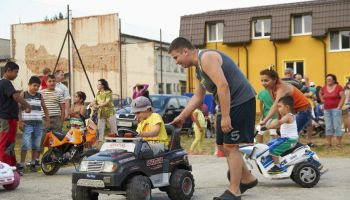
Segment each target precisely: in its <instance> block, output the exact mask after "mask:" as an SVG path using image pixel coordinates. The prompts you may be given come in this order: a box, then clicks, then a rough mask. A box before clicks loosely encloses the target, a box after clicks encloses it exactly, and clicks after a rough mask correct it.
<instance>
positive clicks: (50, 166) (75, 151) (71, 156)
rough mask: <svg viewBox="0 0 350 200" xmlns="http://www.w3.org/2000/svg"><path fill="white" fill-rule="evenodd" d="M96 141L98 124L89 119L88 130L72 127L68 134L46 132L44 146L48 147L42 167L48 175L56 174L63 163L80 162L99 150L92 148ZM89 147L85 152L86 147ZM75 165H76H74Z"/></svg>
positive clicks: (42, 160)
mask: <svg viewBox="0 0 350 200" xmlns="http://www.w3.org/2000/svg"><path fill="white" fill-rule="evenodd" d="M95 142H96V124H95V123H94V122H93V121H92V120H89V121H88V125H87V126H86V131H85V132H82V131H81V130H80V129H77V128H72V129H71V130H70V131H69V132H68V133H67V134H62V133H59V132H55V131H52V130H50V131H48V132H47V133H46V136H45V139H44V142H43V146H44V147H48V148H49V149H48V151H46V152H45V153H44V155H43V157H42V159H41V168H42V171H43V172H44V173H45V174H46V175H53V174H55V173H56V172H57V171H58V169H59V168H60V167H61V165H65V164H68V162H71V163H73V164H74V163H80V161H81V160H82V158H83V157H85V156H90V155H93V154H95V153H96V152H98V150H97V149H93V148H91V145H93V144H94V143H95ZM85 146H86V147H88V148H89V149H88V150H87V151H86V152H84V147H85ZM74 166H75V165H74Z"/></svg>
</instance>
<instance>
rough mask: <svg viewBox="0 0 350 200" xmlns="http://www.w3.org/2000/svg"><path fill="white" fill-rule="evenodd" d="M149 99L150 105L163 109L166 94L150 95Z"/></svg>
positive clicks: (166, 98) (166, 99)
mask: <svg viewBox="0 0 350 200" xmlns="http://www.w3.org/2000/svg"><path fill="white" fill-rule="evenodd" d="M150 98H151V100H152V107H153V108H156V109H159V110H161V109H163V108H164V107H165V104H166V103H167V101H168V97H167V96H156V95H155V96H153V95H151V96H150Z"/></svg>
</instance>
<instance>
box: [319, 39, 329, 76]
mask: <svg viewBox="0 0 350 200" xmlns="http://www.w3.org/2000/svg"><path fill="white" fill-rule="evenodd" d="M317 39H318V40H319V41H320V42H321V43H322V44H323V57H324V59H323V62H324V77H326V75H327V74H328V72H327V45H326V43H325V42H324V41H323V39H322V38H317Z"/></svg>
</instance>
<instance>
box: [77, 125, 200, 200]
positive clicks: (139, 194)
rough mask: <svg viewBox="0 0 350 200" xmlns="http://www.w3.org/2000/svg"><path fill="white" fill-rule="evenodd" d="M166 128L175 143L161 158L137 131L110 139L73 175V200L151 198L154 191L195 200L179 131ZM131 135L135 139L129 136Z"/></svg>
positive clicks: (123, 130)
mask: <svg viewBox="0 0 350 200" xmlns="http://www.w3.org/2000/svg"><path fill="white" fill-rule="evenodd" d="M166 129H167V132H168V131H171V141H170V143H169V147H168V149H166V150H165V151H164V152H161V153H159V154H158V155H154V153H153V151H152V149H151V148H150V146H149V144H148V142H146V141H144V140H143V139H142V138H137V137H135V136H136V134H137V133H135V132H133V130H128V129H120V130H118V132H119V134H121V135H123V137H116V138H106V141H105V143H104V144H103V145H102V147H101V150H100V152H99V153H97V154H95V155H93V156H90V157H88V158H85V159H84V160H83V161H82V162H81V164H80V168H79V171H78V172H75V173H73V177H72V198H73V200H96V199H98V195H99V193H105V194H118V195H125V196H126V199H127V200H143V199H151V189H153V188H159V189H160V190H161V191H164V192H166V193H167V194H168V196H169V198H170V199H172V200H187V199H191V198H192V196H193V192H194V186H195V185H194V179H193V176H192V174H191V171H192V167H191V165H190V164H189V162H188V156H187V153H186V152H185V151H184V150H183V149H182V148H181V147H180V139H179V138H180V137H179V133H178V131H175V128H174V127H173V126H168V125H167V126H166ZM130 133H132V136H133V137H126V135H127V134H128V135H129V134H130ZM124 135H125V136H124Z"/></svg>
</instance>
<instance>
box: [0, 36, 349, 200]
mask: <svg viewBox="0 0 350 200" xmlns="http://www.w3.org/2000/svg"><path fill="white" fill-rule="evenodd" d="M169 53H170V54H171V56H172V57H173V59H174V60H175V62H176V64H179V65H182V66H183V67H184V68H189V67H193V66H195V71H196V77H197V78H196V90H195V93H194V96H193V97H192V98H191V100H190V101H189V103H188V104H187V106H186V107H185V108H184V110H183V111H182V112H181V113H180V114H179V115H178V116H177V117H176V118H175V119H174V120H173V121H172V122H171V123H172V124H173V125H180V126H181V124H183V123H184V121H185V119H186V118H188V117H189V116H191V117H192V120H193V128H194V132H195V139H194V141H193V143H192V145H191V147H190V149H189V153H190V154H193V153H199V154H201V153H202V152H203V149H202V142H203V138H204V137H205V133H206V129H207V128H206V127H207V125H208V124H207V123H206V121H207V119H208V115H207V114H205V109H201V108H202V103H203V98H204V95H205V93H206V91H208V92H211V93H213V95H214V97H215V101H216V104H217V105H218V106H217V113H216V123H215V124H216V144H217V146H218V148H219V149H220V150H221V151H223V152H224V154H225V156H226V157H227V163H228V167H229V170H230V186H229V189H228V190H226V191H224V192H223V194H222V195H220V196H218V197H215V198H214V199H217V200H220V199H240V196H241V194H242V193H243V192H245V191H246V190H248V189H250V188H252V187H255V186H256V185H257V184H258V180H257V178H256V177H255V176H253V175H252V174H251V172H250V171H249V170H248V169H247V167H246V166H245V163H244V162H243V159H242V157H241V153H240V151H239V145H240V144H247V143H248V144H253V143H254V132H255V123H256V122H255V116H256V93H255V90H254V89H253V87H252V85H251V84H250V83H249V81H248V80H247V79H246V77H245V76H244V74H243V73H242V72H241V70H240V69H239V67H238V66H237V65H236V64H235V63H234V62H233V60H232V59H231V58H229V57H228V56H227V55H226V54H224V53H223V52H220V51H216V50H209V49H204V50H199V49H196V48H195V47H194V46H193V45H192V44H191V42H190V41H188V40H187V39H186V38H182V37H179V38H176V39H175V40H174V41H173V42H172V43H171V45H170V48H169ZM4 70H5V73H4V76H3V78H2V79H1V80H0V160H1V161H2V162H6V163H9V164H10V165H16V164H17V162H16V157H15V153H14V146H15V137H16V131H17V121H18V124H19V128H20V129H21V130H22V131H23V139H22V146H21V159H20V163H19V164H18V165H17V166H18V169H19V170H23V168H24V165H25V160H26V154H27V151H28V150H29V149H31V150H32V152H31V153H32V156H31V162H30V169H31V170H32V171H36V170H37V167H38V164H39V160H38V159H39V157H40V154H41V153H42V152H43V147H42V145H41V144H42V142H43V139H44V136H45V134H44V133H43V129H44V128H50V129H52V130H54V131H57V132H61V131H62V125H63V122H64V121H65V120H68V119H69V123H70V126H71V127H72V128H78V129H80V130H81V131H82V132H84V128H85V127H84V122H83V121H82V120H83V118H82V117H81V116H85V115H86V108H85V100H86V94H85V93H84V92H83V91H78V92H76V93H75V94H74V98H73V101H72V104H71V97H70V94H69V90H68V88H67V87H66V86H65V85H64V84H63V83H62V81H63V79H64V72H63V71H62V70H57V71H55V72H53V73H52V72H51V70H50V69H49V68H45V69H44V70H43V75H42V78H41V79H40V78H39V77H38V76H32V77H31V78H30V79H29V82H28V89H27V90H25V91H22V92H20V93H19V92H17V91H16V90H15V88H14V87H13V85H12V83H11V81H12V80H14V79H15V78H16V77H17V74H18V70H19V66H18V65H17V64H16V63H14V62H8V63H7V64H6V66H5V69H4ZM284 75H285V77H283V78H280V77H279V75H278V73H277V72H276V71H275V70H274V69H273V68H271V67H270V68H269V69H264V70H262V71H261V72H260V79H261V84H262V86H263V88H264V89H262V90H261V91H259V93H258V95H257V99H258V100H259V101H260V113H261V119H260V125H261V126H263V127H266V128H267V129H269V133H270V135H271V138H277V139H278V140H281V141H280V144H279V145H278V146H277V147H276V148H275V149H274V150H273V151H271V154H272V156H273V160H274V162H275V166H274V168H272V169H271V170H270V171H269V173H279V172H280V171H281V169H280V168H279V156H280V155H281V154H282V153H283V152H285V151H286V150H288V149H290V148H292V147H293V146H294V145H295V144H296V143H297V142H298V140H299V133H300V132H301V131H302V130H306V132H307V144H308V145H309V146H310V147H316V146H317V145H316V144H314V143H313V141H312V129H313V124H312V119H314V118H317V117H320V116H321V115H323V116H324V120H325V136H326V140H327V146H328V147H332V145H333V137H334V136H335V138H336V147H338V148H342V136H343V131H342V110H343V107H344V104H345V110H346V119H345V123H344V128H345V132H347V133H348V134H349V132H350V112H349V109H350V83H347V84H346V86H345V87H344V88H343V87H342V86H340V85H339V84H338V82H337V77H336V76H335V75H334V74H328V75H327V76H326V80H325V81H326V84H325V85H324V86H323V87H321V86H317V87H316V86H315V83H313V82H309V79H308V78H307V77H304V78H303V77H302V75H301V74H293V70H292V69H289V68H287V69H286V70H285V73H284ZM148 87H149V85H148V84H137V85H135V86H134V87H133V95H132V97H133V101H132V103H131V112H132V113H134V114H135V115H136V117H137V119H138V121H139V123H138V127H137V130H136V131H137V132H138V136H140V137H144V138H145V140H147V141H149V143H150V145H151V148H152V150H153V151H154V152H155V153H159V152H162V151H164V149H165V147H166V146H167V145H168V137H167V134H166V131H165V125H164V122H163V119H162V118H161V116H160V115H159V114H157V113H155V112H154V111H153V109H152V102H151V100H150V97H149V92H148ZM97 90H98V93H97V95H96V97H95V98H94V100H93V101H92V102H91V103H90V105H89V107H90V108H91V109H92V111H93V113H95V114H96V115H97V119H98V123H97V126H98V141H102V140H103V138H104V136H105V132H106V131H105V128H106V124H107V122H108V124H109V126H110V133H107V134H108V136H117V135H118V130H117V124H116V117H115V112H116V110H115V108H114V105H113V99H112V90H111V89H110V87H109V85H108V82H107V80H105V79H100V80H98V85H97ZM18 105H19V106H18ZM264 133H265V132H260V133H259V135H258V136H257V142H259V143H262V142H263V135H264Z"/></svg>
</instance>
